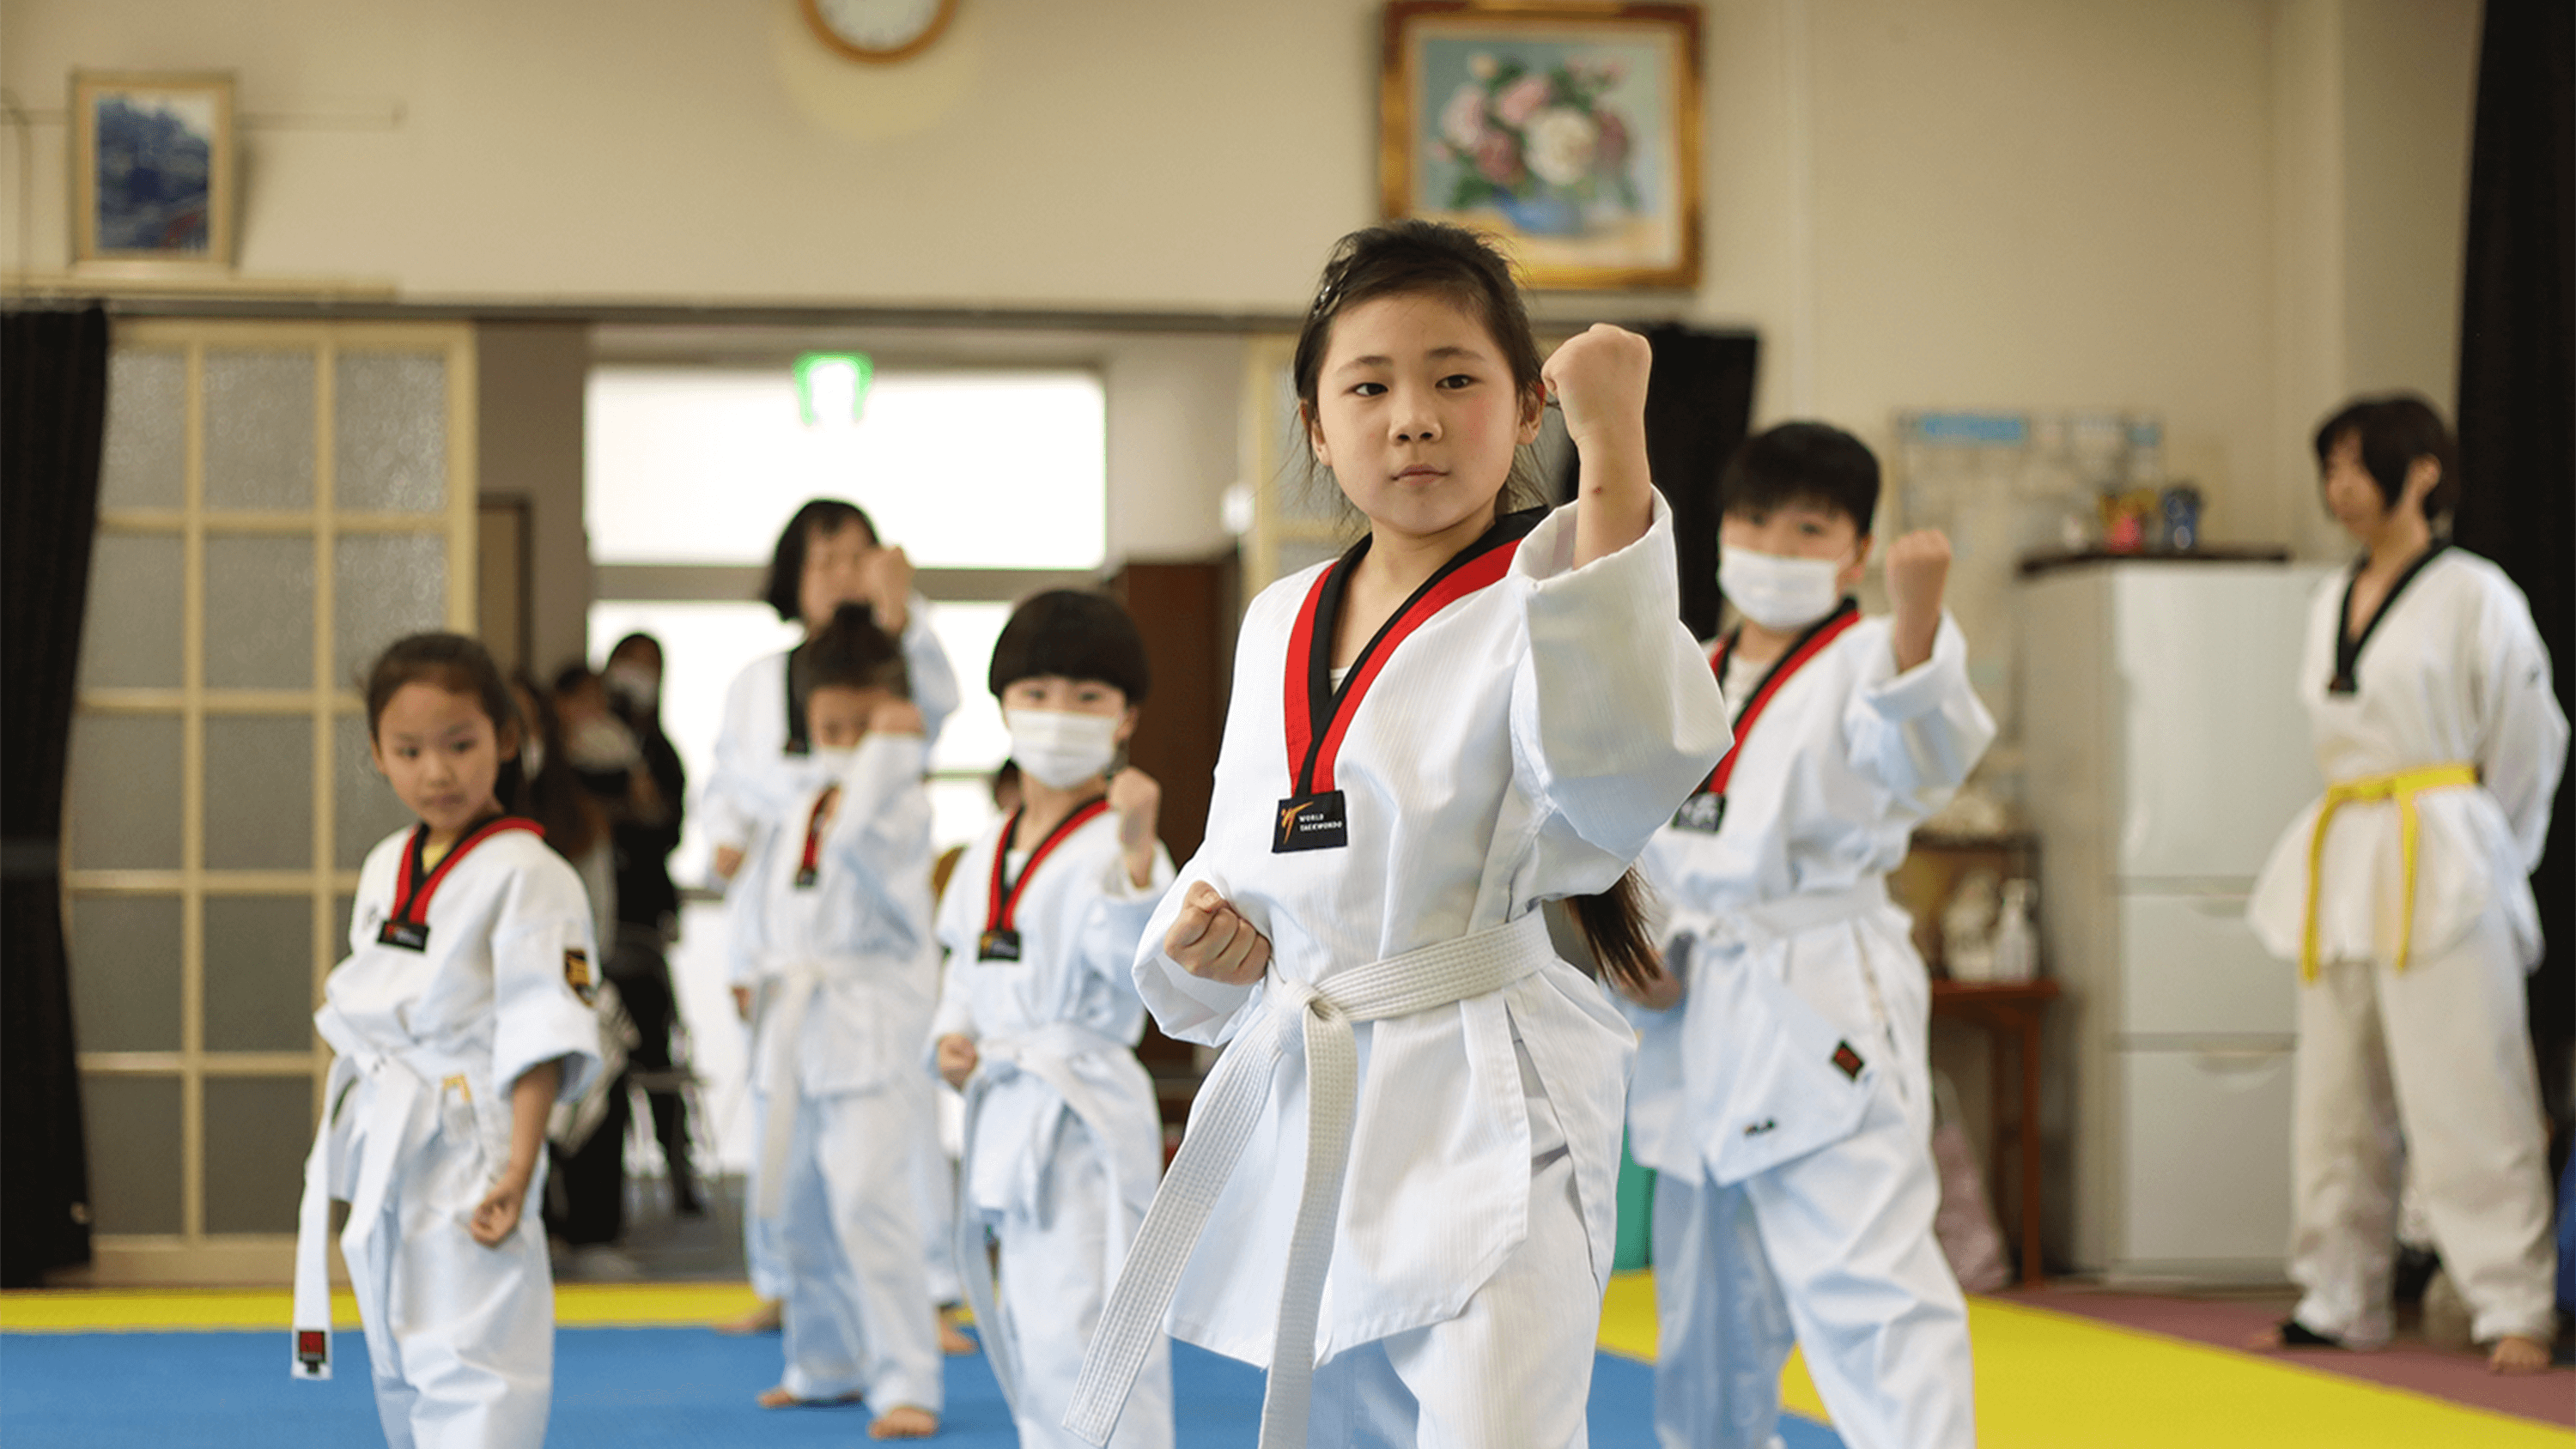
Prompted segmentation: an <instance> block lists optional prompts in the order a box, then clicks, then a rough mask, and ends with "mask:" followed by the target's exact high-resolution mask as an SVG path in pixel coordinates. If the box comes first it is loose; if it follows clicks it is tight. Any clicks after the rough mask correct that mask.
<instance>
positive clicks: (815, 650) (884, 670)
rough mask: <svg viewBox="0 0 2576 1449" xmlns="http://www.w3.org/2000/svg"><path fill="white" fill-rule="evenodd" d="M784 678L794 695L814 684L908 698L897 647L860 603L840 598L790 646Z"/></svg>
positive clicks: (804, 694)
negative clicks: (827, 617) (828, 616)
mask: <svg viewBox="0 0 2576 1449" xmlns="http://www.w3.org/2000/svg"><path fill="white" fill-rule="evenodd" d="M789 673H790V674H791V675H792V676H793V677H792V678H791V679H790V680H789V681H788V683H789V684H790V686H791V687H792V688H793V689H794V690H795V694H796V698H797V699H799V700H805V699H811V698H813V697H814V691H816V690H818V689H832V688H840V689H884V690H891V691H892V692H894V693H895V694H896V695H898V696H901V697H904V698H910V697H911V694H912V679H911V674H910V672H909V671H908V670H906V669H905V668H904V663H903V647H902V646H901V645H899V644H897V643H895V641H894V640H893V639H892V638H891V637H890V636H888V635H887V633H886V631H885V630H883V629H880V628H878V627H877V622H876V618H875V616H874V615H872V614H870V613H869V612H868V607H867V606H866V605H865V604H843V605H842V606H841V607H840V608H839V609H837V610H835V611H833V614H832V621H831V622H830V623H828V624H825V625H824V626H823V627H822V628H820V629H818V630H816V631H815V633H814V637H812V638H810V639H808V640H806V641H805V642H804V643H803V644H800V645H798V646H797V648H796V654H795V658H794V661H793V663H792V664H791V665H790V667H789Z"/></svg>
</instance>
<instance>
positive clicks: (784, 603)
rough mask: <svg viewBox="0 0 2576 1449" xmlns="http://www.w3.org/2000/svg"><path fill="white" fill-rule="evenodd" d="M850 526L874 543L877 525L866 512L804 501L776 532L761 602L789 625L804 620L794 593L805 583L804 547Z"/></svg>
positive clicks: (828, 500)
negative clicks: (864, 531)
mask: <svg viewBox="0 0 2576 1449" xmlns="http://www.w3.org/2000/svg"><path fill="white" fill-rule="evenodd" d="M853 523H855V524H857V525H858V526H859V527H861V528H864V529H866V530H867V531H868V542H870V543H875V542H876V541H877V526H876V524H875V523H874V522H873V521H871V520H870V519H869V518H868V514H867V510H866V509H863V508H861V507H859V505H857V504H855V503H845V502H843V501H842V500H840V499H838V498H809V499H807V500H806V501H805V506H804V507H802V508H799V509H797V510H796V516H795V517H793V518H790V519H788V520H787V527H785V528H784V529H781V530H780V531H779V534H778V547H777V548H776V549H775V550H773V551H772V552H771V553H770V555H769V577H768V579H767V580H766V581H765V582H763V583H762V585H761V588H760V599H761V602H762V603H765V604H767V605H768V606H769V607H771V608H773V609H776V610H777V611H778V617H779V618H781V619H784V620H786V621H787V622H788V623H790V624H793V623H795V622H796V621H797V620H798V619H800V618H802V617H804V610H803V608H802V607H801V603H800V601H799V599H798V598H797V592H798V590H799V588H800V587H801V586H802V585H803V584H804V582H805V546H806V545H807V544H808V543H809V542H811V541H812V540H813V537H814V535H816V534H818V533H838V532H840V531H841V530H842V529H844V528H847V527H849V526H850V525H851V524H853Z"/></svg>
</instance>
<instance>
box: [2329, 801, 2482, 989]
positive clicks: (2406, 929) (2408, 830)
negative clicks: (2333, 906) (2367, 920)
mask: <svg viewBox="0 0 2576 1449" xmlns="http://www.w3.org/2000/svg"><path fill="white" fill-rule="evenodd" d="M2477 783H2478V768H2477V766H2475V765H2467V764H2457V763H2454V764H2448V765H2418V766H2416V767H2415V768H2414V769H2411V770H2391V771H2389V772H2388V773H2387V774H2385V775H2362V776H2358V777H2356V778H2354V779H2350V780H2337V781H2335V782H2334V783H2333V784H2331V785H2328V786H2327V787H2326V797H2325V801H2324V803H2323V804H2321V805H2319V806H2318V807H2317V828H2316V833H2315V834H2314V835H2313V836H2311V837H2310V838H2309V840H2308V919H2307V931H2306V934H2305V935H2304V936H2303V937H2302V938H2301V940H2300V943H2299V975H2300V977H2301V978H2302V979H2304V980H2308V981H2314V980H2316V979H2317V896H2318V888H2319V887H2320V886H2321V885H2322V884H2323V883H2324V878H2325V859H2326V827H2327V826H2329V825H2331V824H2333V823H2334V817H2335V812H2336V811H2337V810H2340V809H2342V808H2343V807H2344V806H2346V805H2353V804H2363V803H2370V802H2375V801H2380V800H2394V801H2396V802H2397V854H2398V859H2399V860H2400V861H2401V862H2403V864H2404V875H2405V887H2404V888H2405V891H2406V900H2405V905H2404V907H2403V908H2402V909H2403V915H2402V917H2401V919H2400V923H2399V935H2398V937H2397V969H2398V970H2400V971H2403V970H2405V969H2406V958H2407V955H2408V953H2409V952H2410V951H2411V950H2412V949H2413V947H2414V944H2415V837H2416V834H2417V828H2418V827H2417V819H2416V815H2415V797H2416V796H2418V795H2420V794H2422V793H2424V792H2425V791H2427V790H2447V789H2450V788H2452V787H2454V786H2462V785H2465V786H2471V787H2474V786H2476V784H2477Z"/></svg>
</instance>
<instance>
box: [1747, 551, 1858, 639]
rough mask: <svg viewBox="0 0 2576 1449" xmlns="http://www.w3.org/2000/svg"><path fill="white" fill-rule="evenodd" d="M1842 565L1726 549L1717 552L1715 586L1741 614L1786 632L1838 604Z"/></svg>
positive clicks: (1841, 591)
mask: <svg viewBox="0 0 2576 1449" xmlns="http://www.w3.org/2000/svg"><path fill="white" fill-rule="evenodd" d="M1840 572H1841V568H1840V566H1839V565H1838V564H1836V563H1835V561H1834V560H1832V559H1826V558H1783V557H1781V556H1780V555H1778V554H1773V553H1755V552H1753V551H1752V550H1751V549H1743V548H1730V549H1726V550H1724V551H1723V552H1721V553H1719V554H1718V556H1717V587H1718V589H1719V590H1720V591H1721V592H1723V593H1724V594H1725V595H1726V601H1727V602H1728V603H1730V604H1733V605H1734V606H1735V607H1736V608H1737V610H1739V611H1740V612H1742V613H1743V615H1744V617H1746V618H1748V619H1750V620H1752V621H1753V622H1754V623H1756V624H1759V625H1761V626H1762V627H1763V628H1765V629H1773V630H1777V631H1779V632H1782V633H1787V632H1788V631H1790V630H1792V629H1803V628H1805V627H1807V626H1808V625H1809V624H1812V623H1814V622H1816V621H1817V620H1818V619H1821V618H1823V617H1825V616H1826V615H1827V614H1830V613H1832V612H1833V611H1834V605H1836V604H1839V603H1841V602H1842V599H1843V590H1842V583H1841V581H1840V580H1839V579H1837V578H1836V577H1835V575H1836V574H1838V573H1840Z"/></svg>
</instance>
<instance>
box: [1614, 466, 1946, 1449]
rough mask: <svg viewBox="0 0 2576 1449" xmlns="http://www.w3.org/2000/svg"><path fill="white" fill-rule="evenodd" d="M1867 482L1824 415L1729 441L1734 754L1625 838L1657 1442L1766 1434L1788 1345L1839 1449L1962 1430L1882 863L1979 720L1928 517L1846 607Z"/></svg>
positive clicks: (1871, 503)
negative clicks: (1669, 812) (1649, 976)
mask: <svg viewBox="0 0 2576 1449" xmlns="http://www.w3.org/2000/svg"><path fill="white" fill-rule="evenodd" d="M1878 491H1879V473H1878V460H1877V458H1875V457H1874V456H1872V455H1871V453H1870V451H1869V449H1868V447H1867V446H1865V445H1864V444H1862V443H1861V441H1860V440H1859V439H1857V438H1854V437H1853V436H1851V435H1850V434H1849V433H1846V432H1843V431H1842V430H1841V429H1839V428H1834V427H1829V426H1827V425H1825V424H1822V423H1786V424H1783V425H1781V426H1779V427H1775V428H1772V429H1770V430H1769V431H1767V432H1764V433H1762V434H1760V435H1758V436H1756V437H1754V438H1752V439H1751V440H1749V441H1748V442H1746V444H1745V445H1744V447H1743V449H1742V450H1741V451H1739V452H1738V453H1737V455H1736V457H1735V458H1734V460H1733V461H1732V462H1731V463H1730V464H1729V465H1728V467H1727V470H1726V473H1725V475H1724V477H1723V479H1722V480H1721V483H1720V500H1721V506H1722V515H1721V519H1720V523H1719V529H1718V538H1719V544H1720V549H1721V551H1720V554H1719V562H1718V581H1719V586H1720V588H1721V589H1722V590H1723V591H1724V593H1725V595H1726V598H1727V601H1728V602H1729V603H1730V604H1732V605H1733V606H1734V609H1735V611H1736V613H1737V614H1738V615H1739V616H1740V622H1739V623H1738V624H1737V626H1736V628H1735V629H1734V630H1733V631H1732V632H1730V633H1728V634H1727V635H1726V636H1725V638H1724V639H1723V640H1721V641H1720V642H1719V644H1718V645H1717V647H1716V649H1715V650H1714V651H1713V653H1712V655H1711V658H1710V665H1709V667H1710V668H1711V669H1712V670H1713V671H1714V672H1716V673H1717V674H1719V675H1721V676H1722V682H1723V685H1724V688H1725V691H1726V698H1727V702H1728V704H1729V705H1730V706H1731V707H1732V709H1733V710H1734V718H1735V745H1734V749H1733V751H1732V752H1731V753H1730V754H1729V755H1728V756H1727V757H1726V759H1725V760H1724V761H1722V762H1720V763H1719V765H1718V767H1717V769H1716V770H1715V771H1714V772H1713V773H1712V774H1711V775H1710V777H1709V778H1708V780H1707V781H1705V782H1704V783H1703V784H1702V786H1701V788H1700V790H1699V791H1698V793H1696V794H1694V795H1692V796H1691V798H1690V799H1689V800H1688V801H1687V802H1685V803H1684V804H1683V806H1682V808H1681V809H1680V810H1679V811H1677V812H1675V814H1674V815H1673V818H1672V822H1671V823H1670V824H1669V825H1668V826H1667V827H1666V828H1665V829H1663V830H1661V831H1658V832H1656V835H1655V840H1654V844H1653V845H1651V846H1649V847H1648V848H1647V851H1646V858H1645V862H1644V864H1645V867H1646V871H1647V875H1648V878H1649V879H1650V880H1652V881H1653V883H1654V885H1655V888H1656V890H1657V892H1658V893H1659V894H1660V895H1661V896H1662V897H1663V899H1664V900H1665V901H1666V902H1667V903H1668V904H1669V906H1670V909H1671V920H1670V923H1669V924H1668V925H1667V926H1666V928H1665V936H1664V941H1665V945H1664V965H1665V968H1666V972H1665V974H1664V975H1663V976H1662V977H1661V978H1660V979H1659V980H1657V981H1656V982H1655V983H1653V985H1652V987H1651V988H1650V989H1648V990H1646V991H1643V992H1640V993H1635V995H1636V996H1637V999H1638V1000H1639V1002H1640V1003H1642V1005H1643V1006H1644V1007H1647V1008H1652V1009H1643V1010H1638V1009H1632V1010H1631V1013H1630V1014H1631V1016H1632V1017H1633V1018H1634V1019H1635V1020H1636V1021H1637V1022H1638V1023H1639V1027H1640V1030H1639V1041H1638V1056H1637V1075H1636V1079H1635V1082H1634V1084H1633V1085H1632V1086H1631V1087H1630V1090H1629V1108H1628V1112H1629V1139H1630V1151H1631V1152H1632V1153H1633V1154H1634V1155H1635V1156H1636V1159H1637V1161H1638V1162H1639V1163H1641V1164H1643V1165H1645V1166H1647V1167H1651V1168H1653V1169H1654V1170H1655V1172H1656V1173H1657V1177H1656V1180H1655V1213H1654V1263H1655V1300H1656V1316H1657V1320H1658V1329H1659V1334H1658V1347H1657V1350H1656V1359H1655V1428H1656V1435H1657V1437H1658V1439H1659V1440H1660V1441H1661V1443H1662V1444H1663V1445H1664V1446H1665V1449H1710V1446H1724V1449H1738V1446H1741V1449H1759V1446H1761V1445H1764V1444H1768V1443H1772V1442H1774V1440H1773V1437H1772V1436H1773V1433H1774V1429H1775V1426H1776V1424H1777V1422H1778V1420H1779V1416H1780V1391H1779V1385H1780V1370H1781V1367H1782V1365H1783V1364H1784V1363H1785V1362H1786V1361H1787V1359H1788V1357H1789V1349H1790V1347H1791V1344H1792V1342H1793V1340H1794V1342H1795V1343H1796V1344H1798V1345H1800V1346H1802V1347H1804V1348H1805V1350H1806V1357H1807V1366H1808V1370H1809V1372H1810V1373H1811V1374H1812V1375H1813V1376H1814V1378H1815V1381H1816V1387H1817V1390H1818V1391H1819V1392H1820V1393H1821V1394H1822V1395H1823V1397H1824V1400H1825V1406H1826V1408H1827V1409H1829V1410H1830V1411H1831V1412H1832V1414H1833V1421H1834V1429H1835V1432H1837V1433H1839V1434H1840V1435H1842V1437H1843V1442H1845V1443H1846V1444H1849V1445H1851V1446H1852V1449H1935V1446H1938V1449H1952V1446H1961V1445H1967V1444H1970V1443H1973V1442H1974V1441H1975V1436H1976V1422H1975V1418H1974V1416H1973V1414H1972V1412H1971V1405H1970V1396H1971V1388H1972V1386H1971V1383H1970V1380H1969V1365H1968V1325H1967V1309H1966V1304H1965V1303H1964V1301H1963V1300H1962V1299H1961V1297H1960V1294H1959V1286H1958V1282H1957V1280H1956V1279H1954V1278H1953V1277H1952V1276H1951V1273H1950V1268H1949V1264H1948V1262H1947V1261H1946V1260H1944V1259H1943V1257H1942V1256H1941V1250H1940V1246H1939V1244H1938V1243H1936V1242H1935V1241H1934V1239H1933V1236H1932V1218H1933V1213H1934V1210H1935V1209H1936V1208H1937V1207H1938V1206H1939V1203H1940V1185H1939V1182H1938V1180H1937V1179H1936V1177H1935V1175H1934V1171H1933V1166H1932V1155H1931V1149H1930V1143H1929V1134H1930V1132H1931V1126H1932V1123H1931V1082H1930V1070H1929V1066H1928V1064H1927V1062H1926V1060H1925V1049H1926V1047H1925V1036H1926V1031H1927V1024H1928V1018H1929V1014H1930V1010H1931V986H1930V982H1929V979H1928V977H1927V975H1926V973H1925V971H1924V967H1923V962H1922V959H1921V958H1920V957H1918V956H1917V955H1916V954H1915V951H1914V945H1913V941H1912V938H1911V934H1910V928H1911V923H1910V921H1909V919H1908V918H1907V916H1906V914H1905V912H1904V911H1902V910H1900V909H1898V908H1897V907H1896V906H1895V905H1893V904H1891V903H1890V901H1889V900H1888V895H1887V884H1886V877H1887V872H1888V871H1890V870H1892V869H1893V868H1895V866H1896V865H1897V864H1898V863H1899V862H1901V861H1902V860H1903V859H1904V858H1905V852H1906V840H1907V837H1908V836H1910V835H1911V834H1912V833H1913V829H1914V825H1915V822H1916V821H1919V820H1921V819H1922V818H1923V817H1924V816H1925V815H1928V814H1930V813H1931V812H1932V811H1934V810H1936V809H1938V808H1939V807H1940V806H1941V804H1942V803H1943V802H1944V801H1945V800H1946V799H1947V798H1948V797H1949V795H1950V793H1951V791H1953V790H1954V789H1955V788H1956V787H1957V786H1958V785H1959V784H1960V782H1961V781H1963V780H1964V779H1966V778H1967V774H1968V771H1969V769H1970V768H1971V767H1973V766H1974V765H1975V764H1976V762H1977V759H1978V757H1979V756H1980V755H1982V754H1983V753H1984V752H1985V748H1986V746H1987V745H1988V744H1989V743H1990V742H1991V741H1992V740H1993V739H1994V734H1995V725H1994V720H1993V718H1992V717H1991V716H1989V715H1988V714H1987V712H1986V709H1985V707H1984V705H1982V704H1981V703H1979V701H1978V699H1977V696H1976V694H1975V692H1974V691H1973V690H1971V689H1970V688H1969V686H1968V674H1967V645H1966V642H1965V640H1964V639H1963V638H1962V637H1961V635H1960V633H1959V629H1958V626H1957V625H1956V624H1955V623H1952V622H1951V621H1950V620H1949V618H1948V617H1947V616H1946V615H1945V614H1944V613H1943V612H1942V608H1941V591H1942V584H1943V582H1944V579H1945V577H1946V575H1947V573H1948V569H1949V561H1950V551H1949V544H1948V543H1947V541H1945V540H1944V539H1943V538H1942V537H1941V535H1940V534H1938V533H1935V532H1923V533H1914V534H1908V535H1906V536H1905V537H1903V538H1900V539H1898V540H1897V541H1896V542H1895V544H1894V545H1893V546H1892V547H1890V548H1889V549H1888V551H1887V584H1888V594H1889V597H1890V599H1891V601H1892V602H1893V604H1894V606H1895V613H1894V615H1893V616H1892V617H1888V618H1877V619H1865V618H1863V617H1861V615H1860V612H1859V609H1858V606H1857V605H1856V604H1855V603H1854V602H1853V601H1852V599H1851V597H1850V594H1849V591H1850V589H1851V588H1852V587H1853V586H1854V585H1856V584H1857V583H1859V582H1860V579H1861V575H1862V570H1863V569H1864V568H1865V567H1866V565H1867V561H1868V556H1869V533H1868V529H1869V520H1870V517H1871V515H1872V513H1873V512H1874V511H1875V510H1876V508H1877V506H1878Z"/></svg>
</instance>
